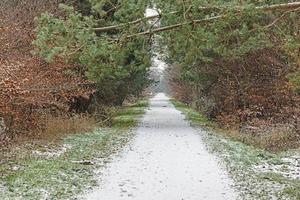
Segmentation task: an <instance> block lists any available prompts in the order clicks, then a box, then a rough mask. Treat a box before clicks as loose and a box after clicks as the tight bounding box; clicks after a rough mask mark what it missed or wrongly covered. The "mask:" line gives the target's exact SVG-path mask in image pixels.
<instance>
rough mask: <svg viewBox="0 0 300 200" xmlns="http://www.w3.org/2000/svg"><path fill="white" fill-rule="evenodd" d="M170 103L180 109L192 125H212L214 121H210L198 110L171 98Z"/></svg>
mask: <svg viewBox="0 0 300 200" xmlns="http://www.w3.org/2000/svg"><path fill="white" fill-rule="evenodd" d="M171 102H172V104H173V105H174V106H175V107H176V108H177V109H178V110H180V111H182V112H183V113H184V114H185V115H186V117H187V119H188V120H190V122H191V123H192V124H193V125H201V126H213V125H214V122H212V121H210V120H209V119H208V118H207V117H205V116H204V115H201V114H200V113H199V112H197V111H195V110H193V109H191V108H189V107H188V106H187V105H186V104H184V103H181V102H179V101H176V100H174V99H172V100H171Z"/></svg>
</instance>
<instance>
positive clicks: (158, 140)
mask: <svg viewBox="0 0 300 200" xmlns="http://www.w3.org/2000/svg"><path fill="white" fill-rule="evenodd" d="M184 118H185V117H184V115H182V114H181V112H180V111H178V110H176V109H175V108H174V106H173V105H172V104H171V103H170V102H169V99H168V97H166V95H165V94H163V93H159V94H157V95H156V96H155V97H154V98H152V99H151V102H150V107H149V109H148V110H147V112H146V114H145V116H144V118H143V120H142V123H141V124H140V126H139V127H138V129H137V134H136V136H135V138H134V139H133V141H132V143H131V144H130V145H129V146H128V147H127V148H126V149H125V150H124V151H123V152H122V153H121V154H120V155H118V156H116V157H115V158H114V159H113V161H112V162H111V163H110V164H108V166H107V168H106V169H105V170H104V172H103V176H102V177H101V184H100V185H101V187H100V188H97V189H95V190H94V191H93V192H92V193H91V194H89V195H88V196H87V197H86V198H87V199H91V200H123V199H124V200H127V199H131V200H204V199H211V200H218V199H220V200H224V199H229V200H233V199H236V198H237V195H236V193H235V191H234V190H233V189H232V187H231V185H232V181H231V180H230V178H229V177H228V175H227V172H226V171H225V170H224V169H223V168H222V167H221V166H220V165H219V163H218V160H217V158H216V157H215V156H213V155H211V154H210V153H209V152H207V150H206V148H205V144H203V141H202V139H201V133H199V130H195V129H194V128H192V127H191V126H190V125H189V123H188V122H187V121H186V120H185V119H184Z"/></svg>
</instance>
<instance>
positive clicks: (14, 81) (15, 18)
mask: <svg viewBox="0 0 300 200" xmlns="http://www.w3.org/2000/svg"><path fill="white" fill-rule="evenodd" d="M60 2H61V1H57V0H48V1H42V0H22V1H4V2H2V3H1V6H0V19H1V21H0V32H1V36H0V99H1V101H0V118H2V119H3V120H4V123H5V133H6V134H4V133H0V143H1V142H2V143H3V142H7V141H8V140H9V139H11V138H13V137H15V136H16V135H18V134H22V133H26V132H29V131H33V130H34V129H36V128H40V126H42V125H43V123H41V118H40V117H41V115H44V114H45V113H57V112H66V111H68V109H69V105H70V102H71V101H72V99H73V98H75V97H79V96H85V97H87V98H88V97H89V96H90V94H91V93H93V92H94V91H93V89H87V88H86V87H79V85H85V84H89V82H88V81H86V80H85V79H84V78H83V75H82V74H80V73H79V72H78V73H74V71H76V68H77V66H75V65H72V64H69V65H66V64H64V62H62V61H60V60H56V62H54V63H53V64H48V63H45V62H44V61H43V60H41V59H39V58H37V57H35V56H33V55H32V53H31V51H32V50H33V46H32V45H31V43H32V41H33V39H34V37H35V36H34V18H35V17H36V16H39V15H40V14H41V13H42V12H44V11H49V12H51V13H55V14H56V15H60V13H58V12H57V6H58V3H60ZM74 69H75V70H74Z"/></svg>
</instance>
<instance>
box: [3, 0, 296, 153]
mask: <svg viewBox="0 0 300 200" xmlns="http://www.w3.org/2000/svg"><path fill="white" fill-rule="evenodd" d="M149 5H155V6H156V7H157V9H159V10H160V15H159V16H154V17H152V18H155V17H156V20H157V19H160V20H161V26H162V28H160V29H161V30H155V27H153V26H152V27H150V26H149V25H148V24H147V18H145V17H144V16H143V14H144V10H145V9H146V7H147V6H149ZM274 5H275V6H274ZM0 7H1V19H2V20H1V40H0V43H1V57H0V59H1V87H0V96H1V105H0V116H1V136H0V138H1V139H0V141H1V143H3V144H4V143H9V141H11V140H13V139H14V138H16V137H19V136H21V137H22V136H23V135H26V134H35V133H36V132H42V131H43V130H44V129H45V128H46V127H45V126H46V124H47V122H46V120H47V119H51V118H53V117H54V118H55V117H62V118H70V117H71V116H73V115H74V114H86V113H89V114H91V115H93V116H97V118H100V120H109V111H108V110H109V107H112V106H119V105H122V104H123V102H124V100H126V99H128V98H132V97H138V96H140V95H141V94H142V93H143V91H144V89H145V88H146V87H147V86H149V84H151V80H150V78H149V66H150V62H151V61H150V57H151V51H150V46H151V42H153V34H154V33H156V32H158V31H159V32H160V33H159V34H160V35H161V37H160V39H159V40H160V43H161V44H162V46H163V47H166V48H167V49H168V50H167V51H168V52H167V54H166V56H165V57H166V58H165V59H166V60H167V61H168V63H170V65H172V67H171V68H170V69H169V72H168V79H169V83H170V87H171V93H172V94H173V96H174V98H176V99H177V100H179V101H181V102H184V103H186V104H188V105H190V106H192V107H193V108H195V109H196V110H198V111H199V112H201V113H203V114H205V115H206V116H207V117H209V118H210V119H212V120H215V121H217V122H218V123H219V124H220V125H221V126H223V127H227V128H234V129H237V130H240V131H242V132H246V134H248V135H252V136H253V137H256V136H257V135H261V133H267V134H268V135H271V136H272V137H274V138H273V139H274V144H268V148H273V146H276V145H286V144H287V145H291V147H295V145H296V146H297V145H299V143H298V142H297V141H299V123H300V122H299V120H300V117H299V114H300V111H299V94H300V93H299V91H300V85H299V84H300V71H299V65H300V64H299V62H300V61H299V39H300V37H299V3H298V2H294V3H293V2H292V1H291V2H289V4H287V2H286V1H279V0H278V1H277V0H274V1H268V3H267V4H266V3H262V2H260V1H255V0H253V1H243V2H240V1H223V0H215V1H213V2H210V3H209V4H208V3H206V2H205V1H202V0H195V1H176V3H174V4H172V3H171V2H169V1H150V2H146V1H131V0H127V1H122V2H119V1H117V0H111V1H106V0H104V1H98V0H94V1H93V0H73V1H72V0H70V1H51V0H48V1H38V0H30V1H2V3H1V6H0ZM141 33H142V34H141ZM286 132H288V133H289V134H284V133H286ZM276 136H277V137H276ZM278 137H279V138H278ZM278 140H280V141H278ZM295 142H296V143H295Z"/></svg>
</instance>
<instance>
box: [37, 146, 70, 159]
mask: <svg viewBox="0 0 300 200" xmlns="http://www.w3.org/2000/svg"><path fill="white" fill-rule="evenodd" d="M71 148H72V145H69V144H63V145H62V146H61V147H59V148H54V149H51V148H46V150H45V151H41V150H34V151H32V154H33V155H34V156H38V157H44V158H55V157H59V156H60V155H62V154H64V153H65V152H66V151H67V150H68V149H71Z"/></svg>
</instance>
